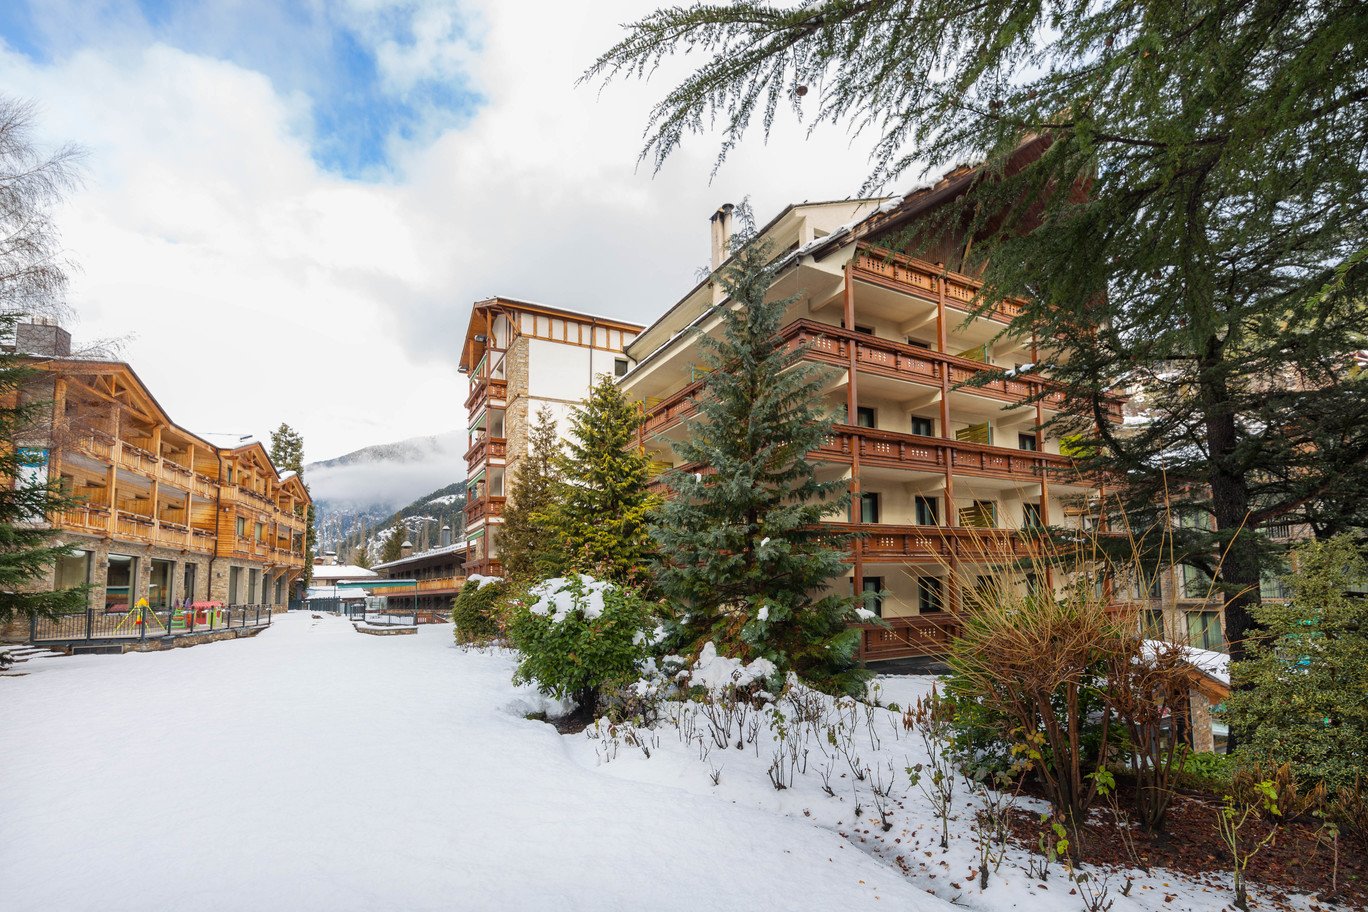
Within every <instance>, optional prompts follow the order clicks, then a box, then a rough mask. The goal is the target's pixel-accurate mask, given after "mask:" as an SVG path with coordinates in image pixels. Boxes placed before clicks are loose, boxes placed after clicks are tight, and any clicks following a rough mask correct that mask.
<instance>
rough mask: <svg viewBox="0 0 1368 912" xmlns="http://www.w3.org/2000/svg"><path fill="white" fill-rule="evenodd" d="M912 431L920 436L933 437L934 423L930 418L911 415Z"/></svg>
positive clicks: (934, 433)
mask: <svg viewBox="0 0 1368 912" xmlns="http://www.w3.org/2000/svg"><path fill="white" fill-rule="evenodd" d="M912 433H914V434H916V435H918V436H920V437H935V436H936V423H935V422H934V421H932V420H931V419H930V418H923V417H921V416H920V415H913V416H912Z"/></svg>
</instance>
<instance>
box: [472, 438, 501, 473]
mask: <svg viewBox="0 0 1368 912" xmlns="http://www.w3.org/2000/svg"><path fill="white" fill-rule="evenodd" d="M507 454H508V441H507V440H505V439H504V438H503V437H477V438H476V439H475V442H474V443H472V444H471V445H470V449H468V450H466V454H465V455H466V465H468V466H470V467H471V468H472V469H473V468H474V467H475V466H478V465H479V464H480V463H482V462H484V461H485V460H486V459H504V458H506V456H507Z"/></svg>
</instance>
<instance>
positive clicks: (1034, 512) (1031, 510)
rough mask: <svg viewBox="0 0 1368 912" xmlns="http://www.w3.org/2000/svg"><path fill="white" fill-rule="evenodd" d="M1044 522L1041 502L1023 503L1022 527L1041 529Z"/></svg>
mask: <svg viewBox="0 0 1368 912" xmlns="http://www.w3.org/2000/svg"><path fill="white" fill-rule="evenodd" d="M1042 525H1044V523H1042V522H1041V521H1040V504H1036V503H1024V504H1022V505H1021V527H1022V528H1023V529H1039V528H1040V527H1041V526H1042Z"/></svg>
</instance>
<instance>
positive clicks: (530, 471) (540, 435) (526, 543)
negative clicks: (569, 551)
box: [499, 406, 565, 580]
mask: <svg viewBox="0 0 1368 912" xmlns="http://www.w3.org/2000/svg"><path fill="white" fill-rule="evenodd" d="M559 454H560V438H559V436H558V435H557V434H556V419H555V416H554V415H552V413H551V410H550V409H548V408H547V407H546V406H542V408H541V409H540V410H538V412H537V420H536V422H535V423H534V424H533V425H532V427H531V429H530V430H529V432H528V452H527V454H526V455H524V456H523V457H522V458H521V459H520V460H518V468H517V471H516V472H515V473H514V477H513V480H512V483H511V484H510V485H509V488H508V501H507V505H506V506H505V507H504V515H503V520H504V521H503V525H502V526H500V527H499V560H500V561H501V562H502V563H503V568H504V572H505V573H507V574H508V575H509V577H510V578H512V579H519V580H528V579H533V578H535V577H542V578H545V577H548V576H556V575H558V574H559V573H561V572H563V571H564V569H565V565H564V560H563V558H562V556H561V553H560V551H559V549H558V548H556V547H555V542H554V541H553V540H552V536H551V535H550V528H549V526H548V523H547V520H546V517H547V514H548V513H550V512H551V511H552V510H553V509H554V507H555V502H556V480H557V477H558V475H557V457H558V456H559Z"/></svg>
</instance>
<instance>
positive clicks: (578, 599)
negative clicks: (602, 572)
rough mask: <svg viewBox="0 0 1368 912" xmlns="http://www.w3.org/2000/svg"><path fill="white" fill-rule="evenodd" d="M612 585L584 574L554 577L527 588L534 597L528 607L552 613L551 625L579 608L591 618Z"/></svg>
mask: <svg viewBox="0 0 1368 912" xmlns="http://www.w3.org/2000/svg"><path fill="white" fill-rule="evenodd" d="M612 588H613V584H612V583H608V582H602V581H600V580H596V579H594V578H593V577H592V576H589V575H587V574H584V573H581V574H580V575H579V576H578V577H573V576H571V577H565V576H557V577H553V578H551V579H549V580H543V581H542V582H540V583H537V585H535V586H533V587H532V588H531V589H529V590H528V591H527V594H528V595H529V596H531V597H532V598H534V599H536V601H534V602H533V603H532V604H531V606H530V607H529V608H528V610H529V611H531V612H532V613H533V614H540V615H542V616H543V617H545V616H546V615H548V614H549V615H551V623H553V624H559V623H560V622H561V621H563V620H565V618H566V615H568V614H569V613H570V612H571V611H578V612H579V613H580V614H581V615H582V616H583V617H585V618H587V619H593V618H596V617H599V616H600V615H602V614H603V594H604V592H606V591H607V590H609V589H612ZM643 636H644V634H643Z"/></svg>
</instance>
